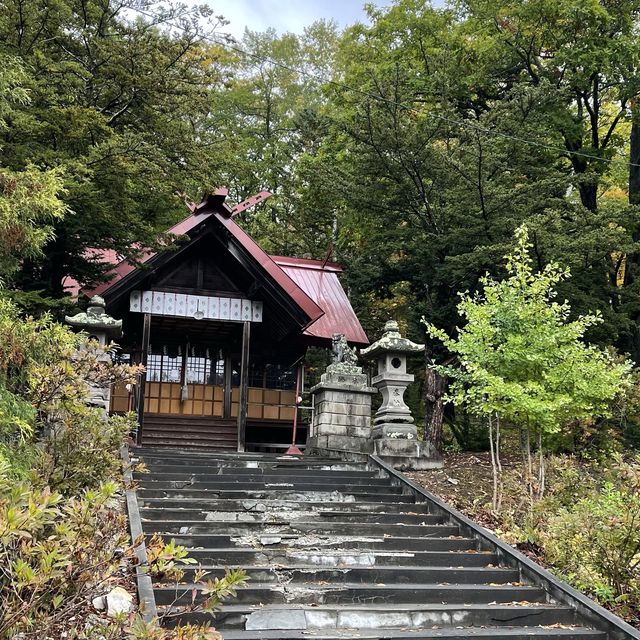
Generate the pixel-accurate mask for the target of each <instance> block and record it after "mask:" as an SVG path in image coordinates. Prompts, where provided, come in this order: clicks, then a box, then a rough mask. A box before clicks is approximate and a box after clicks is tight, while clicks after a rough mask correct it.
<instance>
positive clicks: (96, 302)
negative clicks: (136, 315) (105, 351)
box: [64, 296, 122, 347]
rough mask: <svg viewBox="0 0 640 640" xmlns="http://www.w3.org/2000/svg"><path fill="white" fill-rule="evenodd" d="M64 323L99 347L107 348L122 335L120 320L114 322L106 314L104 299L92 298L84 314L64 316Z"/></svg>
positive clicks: (113, 319)
mask: <svg viewBox="0 0 640 640" xmlns="http://www.w3.org/2000/svg"><path fill="white" fill-rule="evenodd" d="M64 320H65V322H66V323H67V324H68V325H70V326H72V327H73V328H74V329H78V330H79V331H84V332H85V333H88V334H89V337H90V338H95V339H96V340H97V341H98V342H99V343H100V346H102V347H105V346H107V345H108V344H109V343H110V342H111V341H112V340H117V339H118V338H119V337H120V336H121V335H122V320H116V319H115V318H112V317H111V316H110V315H108V314H107V313H106V310H105V302H104V298H101V297H100V296H93V298H91V300H89V306H88V307H87V310H86V312H84V313H77V314H76V315H75V316H65V319H64Z"/></svg>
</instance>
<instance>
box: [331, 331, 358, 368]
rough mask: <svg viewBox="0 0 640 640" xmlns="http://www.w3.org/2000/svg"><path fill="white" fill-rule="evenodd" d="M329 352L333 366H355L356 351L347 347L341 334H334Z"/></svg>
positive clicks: (356, 359)
mask: <svg viewBox="0 0 640 640" xmlns="http://www.w3.org/2000/svg"><path fill="white" fill-rule="evenodd" d="M331 350H332V351H333V364H346V365H349V366H352V367H354V366H357V364H358V356H357V355H356V350H355V349H352V348H351V347H350V346H349V344H348V343H347V339H346V338H345V337H344V335H343V334H342V333H334V334H333V336H332V337H331Z"/></svg>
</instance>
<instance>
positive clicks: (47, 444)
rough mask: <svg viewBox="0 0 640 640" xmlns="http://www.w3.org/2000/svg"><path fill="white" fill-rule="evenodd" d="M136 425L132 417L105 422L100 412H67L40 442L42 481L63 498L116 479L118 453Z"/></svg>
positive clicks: (87, 409) (86, 409)
mask: <svg viewBox="0 0 640 640" xmlns="http://www.w3.org/2000/svg"><path fill="white" fill-rule="evenodd" d="M135 424H136V422H135V416H134V415H133V414H127V415H125V416H119V415H113V416H109V417H108V418H106V417H105V416H104V414H103V413H102V411H100V410H99V409H97V408H93V407H85V406H83V405H80V406H77V407H75V408H74V409H73V410H71V411H67V412H66V413H65V414H64V415H63V416H62V418H61V420H60V421H59V422H58V424H56V428H55V429H54V430H52V432H51V433H50V435H49V437H48V438H46V439H45V440H44V441H43V442H42V452H43V455H41V456H40V458H39V464H38V469H39V471H40V475H41V477H42V478H43V480H44V481H45V482H46V483H47V484H49V486H51V487H52V488H55V490H56V491H59V492H61V493H63V494H65V495H77V494H78V493H79V492H80V491H82V490H84V489H90V488H95V487H97V486H99V485H100V484H101V483H103V482H105V481H107V480H108V479H109V478H113V477H115V476H116V475H117V473H118V472H119V470H120V467H121V462H120V460H119V457H118V455H117V452H118V451H119V449H120V446H121V445H122V443H123V441H124V438H125V436H126V435H127V434H128V433H130V432H131V431H132V430H133V429H134V428H135Z"/></svg>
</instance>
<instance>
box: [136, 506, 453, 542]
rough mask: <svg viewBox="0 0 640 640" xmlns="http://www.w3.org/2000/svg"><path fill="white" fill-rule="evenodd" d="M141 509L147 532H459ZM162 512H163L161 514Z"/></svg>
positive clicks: (443, 534) (431, 527)
mask: <svg viewBox="0 0 640 640" xmlns="http://www.w3.org/2000/svg"><path fill="white" fill-rule="evenodd" d="M144 511H145V510H144V509H141V513H140V515H141V517H142V526H143V529H144V531H145V532H147V533H160V534H169V535H171V534H176V533H218V534H219V533H230V534H231V533H232V534H233V535H247V534H252V533H258V532H263V533H264V534H265V535H274V534H275V535H278V534H281V533H296V532H298V533H319V534H327V533H330V532H333V533H337V534H339V535H359V536H371V535H384V534H385V533H386V534H388V535H389V536H396V537H398V536H399V537H404V536H417V537H423V536H425V537H426V536H435V537H436V538H446V537H447V536H456V535H460V528H459V527H458V526H449V525H444V524H439V525H407V524H378V523H365V524H360V523H358V522H290V523H283V524H266V523H264V522H207V521H206V520H185V519H184V518H180V517H179V516H178V517H177V518H174V519H169V518H168V516H166V514H164V515H163V517H161V518H158V519H155V520H154V519H149V518H147V517H145V514H144ZM161 515H162V514H161Z"/></svg>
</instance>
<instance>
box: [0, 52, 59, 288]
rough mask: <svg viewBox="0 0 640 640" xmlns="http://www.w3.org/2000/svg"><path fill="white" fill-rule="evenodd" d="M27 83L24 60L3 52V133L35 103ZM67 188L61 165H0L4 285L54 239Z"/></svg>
mask: <svg viewBox="0 0 640 640" xmlns="http://www.w3.org/2000/svg"><path fill="white" fill-rule="evenodd" d="M27 82H28V75H27V73H26V72H25V70H24V68H23V66H22V64H21V62H20V60H19V59H18V58H11V57H7V56H0V133H2V132H6V131H7V130H8V125H7V120H10V119H12V118H13V117H15V114H16V110H17V109H19V108H20V107H21V106H24V105H27V104H29V94H28V92H27V91H26V89H25V85H26V84H27ZM1 150H2V146H1V144H0V151H1ZM62 192H63V186H62V177H61V174H60V172H59V171H58V170H56V169H51V170H48V171H41V170H39V169H37V168H36V167H34V166H27V167H26V169H25V170H24V171H19V172H17V171H10V170H7V169H3V168H1V167H0V287H1V286H7V284H8V280H9V278H10V277H11V276H12V275H14V274H15V272H16V271H17V270H18V269H19V268H20V265H21V264H22V262H23V260H24V259H26V258H32V259H33V258H36V257H39V256H41V255H42V249H43V247H44V246H45V245H46V243H47V242H49V241H50V240H52V239H53V235H54V231H53V225H54V224H55V223H56V222H59V221H60V220H62V218H63V216H64V214H65V213H66V206H65V205H64V203H63V202H62V200H61V199H60V196H61V195H62Z"/></svg>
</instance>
